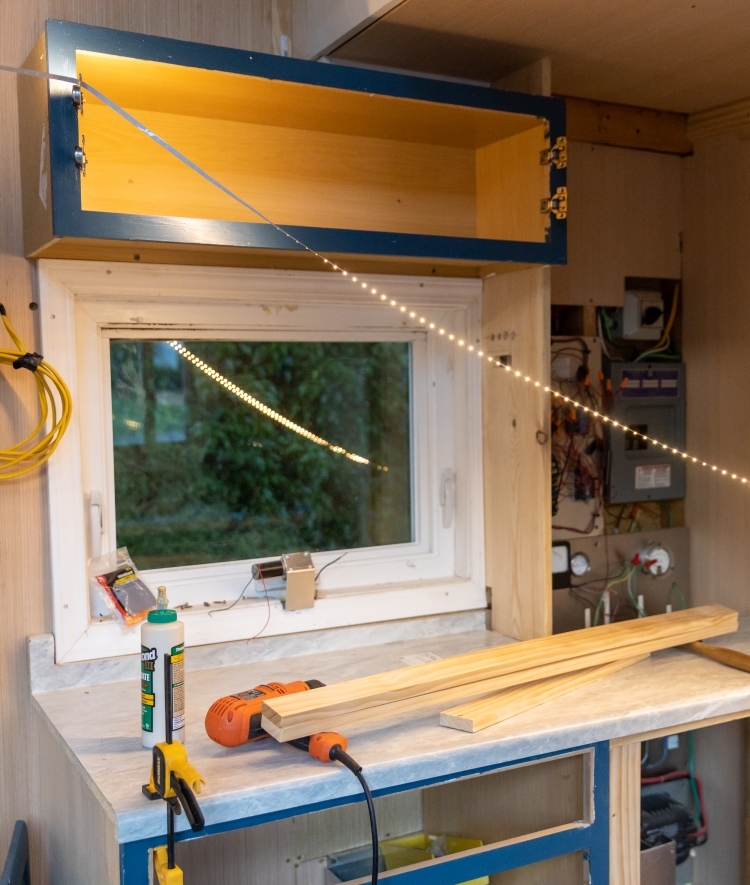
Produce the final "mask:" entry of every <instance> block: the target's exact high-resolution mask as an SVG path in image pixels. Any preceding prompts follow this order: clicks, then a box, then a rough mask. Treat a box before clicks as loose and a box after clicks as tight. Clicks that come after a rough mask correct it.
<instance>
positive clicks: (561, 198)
mask: <svg viewBox="0 0 750 885" xmlns="http://www.w3.org/2000/svg"><path fill="white" fill-rule="evenodd" d="M542 212H551V213H552V214H553V215H554V216H555V218H557V219H558V220H559V221H562V219H563V218H567V217H568V189H567V188H566V187H559V188H558V189H557V191H556V192H555V193H554V195H553V196H551V197H546V198H545V199H544V200H542Z"/></svg>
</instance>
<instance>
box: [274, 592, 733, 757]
mask: <svg viewBox="0 0 750 885" xmlns="http://www.w3.org/2000/svg"><path fill="white" fill-rule="evenodd" d="M737 624H738V620H737V613H736V612H735V611H732V610H731V609H728V608H726V607H725V606H722V605H710V606H701V607H699V608H694V609H685V610H683V611H679V612H671V613H669V614H663V615H654V616H653V617H650V618H639V619H637V620H632V621H625V622H621V623H618V624H608V625H602V626H599V627H592V628H590V629H588V630H574V631H571V632H570V633H563V634H558V635H556V636H546V637H542V638H539V639H529V640H527V641H525V642H522V643H518V644H514V645H506V646H501V647H500V648H494V649H486V650H483V651H480V652H474V653H472V654H468V655H459V656H457V657H453V658H447V659H446V660H441V661H433V662H430V663H428V664H419V665H417V666H414V667H405V668H402V669H399V670H393V671H391V672H389V673H382V674H380V675H379V676H372V677H368V678H366V679H354V680H351V681H349V682H342V683H338V684H336V685H329V686H325V687H323V688H318V689H316V690H315V691H313V692H304V694H298V695H289V696H287V697H283V698H275V699H273V700H270V701H267V702H265V703H264V704H263V716H264V726H265V725H268V726H275V727H276V730H277V731H278V730H279V729H281V733H282V734H289V733H290V730H291V727H292V726H295V727H296V728H295V730H296V731H298V733H299V735H300V736H302V735H308V734H314V733H315V731H316V730H318V729H316V728H311V726H312V725H313V724H317V723H320V721H321V720H322V719H328V722H329V724H330V725H332V724H333V722H334V721H336V720H335V717H337V716H339V717H340V715H341V714H345V713H353V712H355V711H359V710H363V709H366V708H368V707H376V706H378V705H382V704H390V703H392V702H393V701H400V700H404V699H406V698H413V697H417V696H419V695H424V694H429V693H431V692H436V691H441V690H445V689H449V688H455V687H457V686H462V685H463V686H465V685H467V684H469V683H474V682H478V681H481V680H483V679H490V678H494V677H498V676H503V675H507V674H511V673H516V674H522V673H523V671H526V670H529V669H530V668H533V667H539V666H542V665H547V664H555V663H559V664H560V665H561V666H560V667H559V668H558V669H557V670H556V671H554V672H550V673H549V674H548V675H549V676H553V675H558V674H559V673H564V672H570V671H571V670H576V669H580V668H581V664H580V661H579V662H578V664H574V665H570V664H569V663H566V662H570V661H572V660H575V659H580V658H581V657H583V656H584V655H599V656H600V657H598V658H596V659H594V658H592V659H591V661H590V662H589V665H592V664H604V663H608V662H610V661H613V660H617V659H620V658H622V657H629V656H633V655H635V654H644V653H646V652H652V651H658V650H659V649H664V648H670V647H672V646H675V645H682V644H684V643H686V642H694V641H696V640H698V639H706V638H708V637H710V636H718V635H722V634H725V633H732V632H734V631H736V630H737ZM527 681H529V680H528V677H526V676H524V675H520V676H519V677H518V678H517V679H516V683H515V684H518V683H521V682H527ZM338 721H339V722H340V721H341V719H339V720H338ZM300 729H301V730H300ZM305 729H307V730H305ZM282 739H286V740H289V737H286V738H282Z"/></svg>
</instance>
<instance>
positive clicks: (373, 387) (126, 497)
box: [110, 340, 412, 568]
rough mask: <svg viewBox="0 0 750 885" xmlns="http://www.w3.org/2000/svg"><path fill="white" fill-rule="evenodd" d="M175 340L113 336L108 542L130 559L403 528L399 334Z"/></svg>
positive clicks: (250, 553) (404, 363)
mask: <svg viewBox="0 0 750 885" xmlns="http://www.w3.org/2000/svg"><path fill="white" fill-rule="evenodd" d="M175 344H176V347H173V346H172V345H171V344H170V343H169V342H165V341H133V340H127V341H124V340H123V341H120V340H113V341H111V342H110V361H111V374H112V421H113V433H114V464H115V496H116V511H117V543H118V545H119V546H123V545H126V546H127V547H128V549H129V551H130V553H131V555H132V556H133V558H134V559H135V561H136V563H137V565H138V566H139V567H140V568H164V567H172V566H183V565H194V564H198V563H209V562H224V561H228V560H235V559H250V558H255V557H263V556H271V555H278V554H280V553H286V552H293V551H296V550H310V551H320V550H336V549H351V548H356V547H371V546H377V545H382V544H401V543H407V542H409V541H411V540H412V502H411V498H412V494H411V440H410V432H411V418H410V416H411V403H410V390H411V345H410V344H408V343H401V342H375V343H370V342H276V341H275V342H234V341H192V342H191V341H183V342H179V344H177V342H175ZM176 348H177V349H176ZM178 349H183V350H184V349H186V350H187V352H186V353H180V352H179V350H178ZM191 355H192V356H191ZM196 360H201V361H203V363H204V366H203V367H200V366H196V365H195V361H196ZM207 372H209V373H210V372H214V373H217V372H218V373H220V375H221V376H223V377H224V378H225V379H226V381H225V382H224V384H225V385H226V384H227V383H231V384H234V385H237V387H238V388H241V390H242V391H244V392H245V393H246V394H249V396H250V397H252V398H254V404H253V403H248V402H247V401H243V400H242V399H240V398H238V397H237V396H236V395H234V394H233V393H232V392H230V391H229V390H227V389H226V387H225V386H222V383H221V378H217V377H216V375H215V374H214V375H213V377H212V376H211V375H210V374H207ZM270 411H274V412H275V413H276V415H277V417H278V420H274V418H273V417H272V416H270V415H269V414H268V413H269V412H270ZM283 422H287V424H286V426H285V425H284V423H283ZM289 423H293V424H294V425H296V429H295V428H290V427H289ZM311 436H315V437H316V439H311V438H310V437H311ZM332 447H333V448H332ZM334 448H335V449H336V451H334V450H333V449H334ZM365 461H366V462H368V463H364V462H365Z"/></svg>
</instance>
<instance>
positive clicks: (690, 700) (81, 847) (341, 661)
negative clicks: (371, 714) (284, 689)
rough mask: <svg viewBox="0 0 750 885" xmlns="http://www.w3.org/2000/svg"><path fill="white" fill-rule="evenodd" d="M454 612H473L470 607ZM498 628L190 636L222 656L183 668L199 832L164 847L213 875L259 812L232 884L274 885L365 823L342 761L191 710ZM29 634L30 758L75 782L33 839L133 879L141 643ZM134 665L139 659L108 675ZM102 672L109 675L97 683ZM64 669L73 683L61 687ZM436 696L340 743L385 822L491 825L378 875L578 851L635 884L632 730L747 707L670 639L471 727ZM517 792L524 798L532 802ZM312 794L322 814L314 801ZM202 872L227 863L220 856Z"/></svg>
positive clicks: (141, 863)
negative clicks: (477, 841) (630, 661)
mask: <svg viewBox="0 0 750 885" xmlns="http://www.w3.org/2000/svg"><path fill="white" fill-rule="evenodd" d="M465 620H466V623H467V624H468V625H470V626H471V625H475V622H476V619H475V620H474V621H471V620H470V619H465ZM510 641H511V640H510V639H508V638H507V637H505V636H502V635H500V634H497V633H492V632H489V631H486V630H476V629H472V630H468V631H467V632H459V633H449V634H446V635H439V634H437V635H428V636H423V637H422V638H409V639H402V640H400V641H396V642H389V643H386V644H378V645H367V646H362V647H353V648H344V649H338V650H334V651H321V652H316V653H313V654H306V655H298V656H289V654H288V650H289V643H288V641H287V644H286V646H285V649H284V651H285V652H287V654H286V656H284V657H279V658H276V659H273V658H270V659H265V660H257V661H252V662H248V663H236V661H237V660H238V658H241V657H242V654H243V651H242V649H241V648H240V650H239V651H238V652H237V653H236V654H233V655H227V654H222V653H221V648H220V647H218V646H217V647H215V648H216V649H218V651H217V652H216V654H215V655H214V658H211V655H210V654H208V653H207V652H206V650H205V649H204V650H201V649H195V650H188V655H190V652H191V651H193V652H194V658H195V660H194V666H195V664H196V663H197V664H201V663H208V662H210V661H212V660H215V661H222V660H226V659H227V658H229V660H231V661H233V663H231V664H230V665H227V666H211V667H208V668H206V669H194V668H193V669H189V673H188V678H187V747H188V751H189V756H190V761H191V762H192V763H193V764H194V765H195V766H196V767H197V768H198V770H199V771H200V772H201V773H202V774H203V776H204V777H205V779H206V787H205V789H204V792H203V793H202V794H201V796H200V797H199V799H200V803H201V807H202V809H203V811H204V814H205V817H206V827H205V830H204V831H203V832H201V833H199V834H194V833H192V832H191V831H190V830H189V829H187V823H186V822H185V820H184V816H183V817H178V818H177V829H178V838H179V839H180V840H181V844H179V845H178V848H177V852H178V853H177V861H178V863H179V864H180V865H181V866H182V867H183V869H185V874H186V875H185V881H186V885H190V883H192V882H198V881H201V882H205V883H206V885H208V881H209V880H208V879H206V878H204V876H197V874H196V873H195V872H194V871H195V870H197V869H198V868H199V866H200V865H201V864H202V863H207V862H208V861H207V857H208V856H209V855H210V854H211V847H210V846H211V844H212V842H216V844H217V845H218V846H219V848H220V850H219V851H214V855H216V856H222V857H225V856H226V854H227V851H228V849H227V846H229V845H230V844H233V843H232V842H231V840H232V839H234V840H237V839H239V838H240V834H239V833H238V832H237V831H248V828H258V827H263V826H264V825H266V826H265V829H263V830H262V831H261V830H256V831H255V832H256V833H261V832H262V833H263V834H264V835H263V838H262V839H260V842H259V841H258V839H256V840H255V842H254V843H252V844H253V845H254V846H255V847H254V848H253V849H252V850H250V849H247V851H248V852H249V853H250V854H252V856H249V857H246V858H245V859H244V861H243V860H242V858H239V855H238V858H239V859H236V862H237V863H240V862H246V863H247V865H248V866H247V869H246V870H245V871H244V877H243V878H241V879H239V878H237V879H236V881H242V882H243V883H244V882H255V881H256V878H255V877H254V876H253V869H254V867H255V869H257V870H260V868H261V867H263V866H264V865H268V867H269V869H273V870H274V873H273V876H272V877H271V876H267V877H266V878H265V881H266V882H267V883H268V885H271V883H275V882H279V883H290V885H293V883H296V885H303V883H304V885H316V883H321V885H322V883H323V882H324V881H325V879H324V868H325V863H324V858H325V856H326V855H330V854H335V853H336V852H339V851H341V850H343V849H345V848H349V847H354V846H355V845H357V844H366V843H367V841H368V840H367V829H366V812H365V809H364V804H363V803H362V801H361V800H362V794H361V790H360V787H359V785H358V784H357V782H356V781H355V779H354V778H353V777H352V776H351V774H350V773H349V772H348V771H346V770H345V769H343V768H342V767H340V766H337V765H334V764H330V765H325V764H322V763H320V762H317V761H316V760H314V759H312V758H311V757H309V756H308V755H307V754H304V753H302V752H300V751H299V750H296V749H294V748H292V747H290V746H287V745H279V744H277V743H275V742H274V741H272V740H266V741H263V742H260V743H257V744H250V745H246V746H244V747H240V748H238V749H234V750H230V749H225V748H223V747H220V746H218V745H217V744H214V743H212V742H211V741H210V740H209V739H208V737H207V736H206V734H205V731H204V728H203V718H204V716H205V712H206V710H207V709H208V707H209V706H210V704H211V703H212V702H213V701H214V700H216V699H217V698H218V697H220V696H222V695H225V694H230V693H233V692H237V691H242V690H246V689H249V688H251V687H253V686H255V685H257V684H259V683H263V682H268V681H272V680H277V681H291V680H294V679H311V678H315V679H320V680H321V681H323V682H325V683H333V682H337V681H341V680H343V679H351V678H356V677H361V676H366V675H368V674H375V673H378V672H382V671H384V670H390V669H395V668H398V667H402V666H404V665H405V664H407V663H415V662H418V661H420V660H424V659H430V656H439V657H447V656H449V655H454V654H460V653H463V652H468V651H472V650H475V649H481V648H487V647H491V646H495V645H501V644H505V643H507V642H510ZM712 641H713V642H715V643H716V644H719V645H726V646H727V647H731V648H737V649H740V650H743V651H750V619H747V618H746V619H743V620H742V621H741V626H740V631H739V633H737V634H733V635H731V636H727V637H724V638H723V640H721V639H717V640H712ZM29 643H30V644H29V649H30V658H31V671H32V686H33V687H34V689H35V692H34V701H35V715H36V716H37V719H38V725H39V731H40V733H41V735H42V742H41V746H42V748H43V749H42V751H41V756H42V758H40V759H39V775H40V778H49V779H55V780H56V783H57V787H58V789H64V790H65V791H66V794H67V795H68V796H69V798H70V801H69V803H68V804H67V808H68V809H69V813H68V814H65V813H63V814H62V815H61V814H60V803H59V802H56V808H55V809H50V814H49V817H48V819H47V820H46V821H45V824H44V825H45V828H48V829H49V832H45V833H44V834H43V838H50V839H53V840H55V842H56V843H58V844H60V845H63V844H65V845H66V846H67V848H66V852H67V853H66V854H65V857H68V860H66V859H65V857H61V861H60V867H59V869H58V870H57V874H58V875H57V878H56V879H55V881H56V882H58V883H61V885H67V883H68V882H70V883H71V885H72V883H73V882H75V883H76V885H89V883H90V885H105V883H106V885H110V883H111V885H116V883H118V882H119V883H121V885H146V883H147V882H149V866H150V849H152V848H153V847H154V846H156V845H160V844H164V841H165V820H166V816H165V808H164V804H163V803H150V802H148V801H147V800H146V799H145V798H144V797H143V796H142V794H141V784H143V783H145V782H146V780H147V777H148V772H149V765H150V753H149V752H148V751H146V750H143V749H141V745H140V716H139V709H140V698H139V694H140V681H139V679H138V661H137V659H135V658H133V659H132V660H130V659H120V661H119V662H111V661H110V662H106V663H103V665H102V669H101V670H97V665H96V664H87V665H68V666H70V667H76V666H77V667H78V668H79V669H78V670H76V671H74V670H72V669H71V670H69V671H67V672H64V671H65V670H66V668H65V667H55V666H54V664H53V663H52V660H53V659H52V638H51V637H48V636H37V637H32V638H31V639H30V641H29ZM242 645H244V644H242ZM269 648H270V646H269ZM303 650H304V649H303ZM268 654H269V655H270V654H271V652H269V653H268ZM415 656H416V657H415ZM424 656H427V658H425V657H424ZM131 665H132V678H128V679H124V680H121V681H115V682H112V681H111V680H112V679H113V678H117V679H118V680H119V679H120V677H121V676H122V675H123V674H125V673H129V672H130V668H131ZM189 667H190V665H189ZM96 678H102V679H107V680H110V681H104V682H99V683H98V684H96V683H95V682H94V680H95V679H96ZM71 682H74V683H77V684H74V685H71V686H70V687H66V688H59V687H55V686H57V685H64V684H66V683H68V684H69V683H71ZM439 712H440V709H439V707H438V708H436V709H434V710H424V711H420V712H419V713H418V714H412V715H411V716H409V717H404V716H402V717H400V718H394V719H391V720H385V721H384V722H383V724H382V726H380V727H378V728H375V729H373V728H372V726H361V727H358V728H352V729H350V730H349V731H348V738H349V742H350V743H349V751H350V753H351V755H352V756H353V757H354V758H355V759H356V760H357V761H358V762H359V763H360V764H361V765H362V766H363V768H364V772H365V774H366V776H367V778H368V780H369V783H370V785H371V788H372V790H373V793H374V795H375V796H376V797H380V798H379V799H378V809H379V810H378V816H379V819H380V820H379V822H380V827H381V839H382V838H384V837H385V836H386V835H390V836H396V835H401V834H404V833H406V832H411V831H414V830H416V829H421V828H422V827H423V826H424V827H426V828H430V829H431V830H434V829H435V828H436V827H437V826H443V827H444V829H445V830H447V829H448V828H451V827H452V828H453V829H455V828H456V826H462V825H463V826H465V827H466V829H467V831H466V832H461V833H453V834H454V835H466V836H469V837H477V838H483V839H484V843H485V844H484V847H482V848H478V849H474V850H471V851H467V852H463V853H462V854H458V855H452V856H449V857H445V858H440V859H437V860H435V861H432V862H429V863H427V864H420V865H417V866H412V867H406V868H404V869H402V870H398V871H394V872H392V873H390V874H388V875H387V876H386V875H383V879H384V880H385V881H390V882H393V883H394V885H425V883H428V882H429V883H430V885H439V883H443V885H455V883H459V882H464V881H466V880H473V879H476V878H477V877H481V876H484V875H493V879H492V882H493V883H494V882H495V881H501V879H500V878H497V879H496V878H494V874H497V873H501V872H503V871H506V870H512V869H516V868H519V867H524V866H526V865H529V864H534V863H542V862H546V861H548V860H549V859H554V858H558V857H568V858H573V861H572V862H571V864H572V866H570V868H571V869H573V868H576V869H577V868H578V867H580V866H581V865H583V869H584V871H585V870H586V867H588V873H589V874H590V877H591V879H590V881H591V883H592V885H605V883H607V882H611V883H612V885H628V883H632V882H637V881H638V879H637V878H636V875H637V874H636V873H635V869H636V867H637V865H638V852H639V814H640V741H641V740H644V739H647V738H650V737H658V736H662V735H665V734H671V733H675V732H680V731H685V730H688V729H690V728H695V727H700V726H703V725H707V724H713V723H718V722H724V721H729V720H731V719H737V718H742V717H746V716H748V715H750V675H749V674H746V673H742V672H739V671H735V670H731V669H728V668H726V667H723V666H721V665H718V664H716V663H714V662H712V661H708V660H705V659H702V658H698V657H696V656H693V655H691V654H689V653H688V652H685V651H681V650H678V649H673V650H669V651H665V652H660V653H657V654H654V655H652V656H651V658H650V659H648V660H646V661H643V662H641V663H639V664H637V665H635V666H633V667H631V668H628V669H626V670H624V671H622V672H620V673H617V674H615V675H612V676H610V677H608V678H607V679H606V681H603V682H600V683H597V684H594V685H591V686H588V687H584V688H581V689H578V690H577V691H576V692H575V693H573V694H570V695H568V696H566V697H564V698H562V699H560V700H557V701H554V702H552V703H549V704H546V705H545V706H543V707H539V708H537V709H535V710H531V711H529V712H527V713H525V714H523V715H521V716H518V717H515V718H514V719H512V720H509V721H506V722H503V723H501V724H499V725H497V726H494V727H492V728H488V729H486V730H484V731H481V732H479V733H477V734H468V733H465V732H460V731H456V730H453V729H449V728H444V727H441V726H440V725H439V723H438V714H439ZM540 772H546V773H547V775H548V777H547V779H546V780H545V779H544V778H543V777H541V775H540V774H539V773H540ZM547 775H545V777H546V776H547ZM540 778H541V779H540ZM524 785H527V786H524ZM504 790H505V792H506V793H507V797H506V798H509V801H511V802H512V803H515V808H514V809H513V810H512V811H511V813H510V814H509V815H508V814H506V819H503V812H502V808H501V806H500V805H498V802H500V799H501V798H502V795H503V791H504ZM498 797H500V798H498ZM525 797H530V798H529V802H531V800H532V799H533V802H531V805H530V806H529V808H525V807H524V801H525ZM352 803H356V805H352ZM493 803H494V804H493ZM506 804H507V803H506ZM532 806H533V807H532ZM420 809H421V810H420ZM313 812H320V813H321V814H320V815H313V817H312V818H307V815H310V814H311V813H313ZM457 815H458V817H457ZM461 815H463V817H461ZM284 821H287V824H285V825H284V826H282V825H281V824H278V825H277V826H276V829H273V827H271V828H269V827H268V825H269V824H272V822H284ZM326 821H327V822H328V823H327V824H326ZM279 827H281V829H279ZM284 827H286V828H284ZM300 827H302V828H303V829H304V833H305V836H304V839H303V840H302V841H303V842H305V847H304V848H302V849H299V847H298V846H299V844H301V843H300V842H299V838H301V837H299V834H300V832H302V831H301V830H300ZM290 828H291V829H290ZM477 829H480V830H482V832H481V833H477ZM220 834H229V835H224V836H221V835H220ZM274 834H275V835H274ZM295 834H296V835H295ZM274 840H275V842H274ZM272 842H274V844H271V843H272ZM347 842H348V843H350V844H347ZM199 843H200V844H199ZM71 844H72V847H71ZM246 844H247V845H249V844H250V843H246ZM201 845H202V846H205V852H207V854H206V853H204V854H201V850H202V849H201ZM259 845H262V847H263V851H262V852H261V850H260V848H259ZM295 846H297V847H295ZM316 851H317V854H316ZM230 853H231V852H230ZM68 866H69V869H68ZM215 867H216V864H215V863H214V864H213V866H212V869H213V868H215ZM191 870H192V871H193V874H192V876H191ZM258 875H260V874H259V873H258ZM196 876H197V877H196ZM262 878H263V877H262V876H261V877H259V878H258V881H261V880H262ZM210 881H211V883H212V885H220V883H221V885H223V883H224V881H231V882H234V881H235V879H234V878H221V877H220V876H219V875H218V873H217V876H216V878H214V877H213V876H212V878H211V880H210ZM361 881H365V880H361ZM367 881H369V880H367ZM502 881H503V882H505V881H506V879H505V878H502ZM508 881H513V882H516V881H518V882H521V881H523V880H522V879H515V878H514V879H512V880H510V879H509V880H508ZM579 881H580V880H579Z"/></svg>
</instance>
